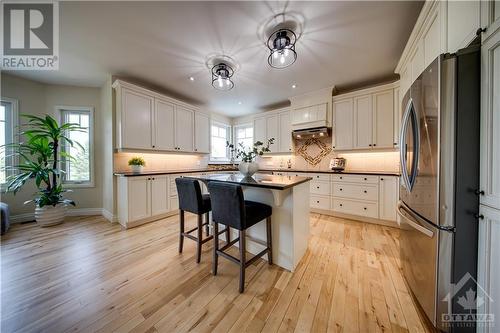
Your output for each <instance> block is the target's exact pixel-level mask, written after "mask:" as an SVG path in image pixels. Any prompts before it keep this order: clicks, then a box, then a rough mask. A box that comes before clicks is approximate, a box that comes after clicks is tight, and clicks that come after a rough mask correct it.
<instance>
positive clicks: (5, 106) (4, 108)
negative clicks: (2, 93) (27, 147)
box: [0, 98, 17, 185]
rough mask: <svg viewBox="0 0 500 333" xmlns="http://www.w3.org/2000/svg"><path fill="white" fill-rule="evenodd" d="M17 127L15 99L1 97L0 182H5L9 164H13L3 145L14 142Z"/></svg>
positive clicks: (9, 150)
mask: <svg viewBox="0 0 500 333" xmlns="http://www.w3.org/2000/svg"><path fill="white" fill-rule="evenodd" d="M16 127H17V101H16V100H14V99H10V98H2V99H1V101H0V146H2V148H0V184H2V185H3V184H5V183H6V182H7V177H8V176H10V174H11V171H10V170H9V169H8V167H9V166H12V165H14V160H13V157H9V155H11V153H12V152H11V149H9V148H8V147H4V146H5V145H9V144H12V143H14V142H15V138H16V135H15V131H16Z"/></svg>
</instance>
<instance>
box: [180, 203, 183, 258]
mask: <svg viewBox="0 0 500 333" xmlns="http://www.w3.org/2000/svg"><path fill="white" fill-rule="evenodd" d="M179 219H180V224H181V226H180V231H179V253H182V247H183V245H184V211H183V210H179Z"/></svg>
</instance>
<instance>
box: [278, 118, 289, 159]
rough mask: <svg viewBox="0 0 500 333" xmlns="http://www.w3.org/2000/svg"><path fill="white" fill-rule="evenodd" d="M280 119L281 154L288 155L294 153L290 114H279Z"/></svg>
mask: <svg viewBox="0 0 500 333" xmlns="http://www.w3.org/2000/svg"><path fill="white" fill-rule="evenodd" d="M279 118H280V131H279V132H280V136H279V144H280V149H279V150H280V152H283V153H286V152H291V151H292V124H291V121H290V112H283V113H280V114H279Z"/></svg>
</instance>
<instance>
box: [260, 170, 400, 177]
mask: <svg viewBox="0 0 500 333" xmlns="http://www.w3.org/2000/svg"><path fill="white" fill-rule="evenodd" d="M259 171H264V172H300V173H324V174H330V175H368V176H395V177H399V176H400V174H399V173H397V172H390V171H387V172H384V171H342V172H335V171H331V170H295V169H259Z"/></svg>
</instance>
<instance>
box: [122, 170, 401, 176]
mask: <svg viewBox="0 0 500 333" xmlns="http://www.w3.org/2000/svg"><path fill="white" fill-rule="evenodd" d="M235 171H238V169H223V170H216V169H199V170H185V169H184V170H170V171H165V170H163V171H144V172H141V173H133V172H131V171H124V172H115V173H114V175H115V176H119V177H137V176H154V175H172V174H183V173H198V172H221V173H222V172H235ZM273 171H275V172H292V173H293V172H297V173H324V174H339V175H342V174H344V175H373V176H397V177H399V176H400V174H399V173H398V172H391V171H342V172H335V171H332V170H298V169H266V168H264V169H260V170H259V172H273Z"/></svg>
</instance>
